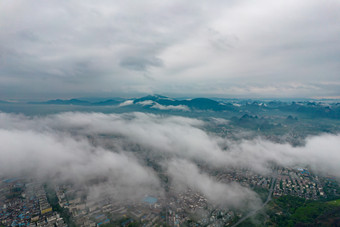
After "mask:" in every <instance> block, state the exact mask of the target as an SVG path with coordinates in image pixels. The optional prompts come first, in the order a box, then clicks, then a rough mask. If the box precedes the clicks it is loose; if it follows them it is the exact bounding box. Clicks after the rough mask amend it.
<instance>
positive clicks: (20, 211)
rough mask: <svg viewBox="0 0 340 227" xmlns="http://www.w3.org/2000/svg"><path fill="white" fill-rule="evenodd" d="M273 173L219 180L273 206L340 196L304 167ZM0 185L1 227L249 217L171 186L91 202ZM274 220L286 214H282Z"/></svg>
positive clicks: (27, 186)
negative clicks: (136, 196) (283, 200)
mask: <svg viewBox="0 0 340 227" xmlns="http://www.w3.org/2000/svg"><path fill="white" fill-rule="evenodd" d="M274 171H275V172H274V175H272V176H261V175H257V174H253V173H252V172H251V171H247V170H233V171H220V172H218V173H215V177H216V179H217V180H218V181H220V182H233V181H235V182H239V183H240V184H241V185H243V186H246V187H249V188H251V189H253V190H255V191H256V192H258V193H259V195H260V196H261V197H262V199H263V202H265V201H266V200H268V201H266V202H269V200H270V198H271V196H272V198H273V201H275V200H277V199H278V198H280V197H287V196H290V197H289V198H291V199H292V198H296V200H299V201H300V200H304V201H326V200H327V199H328V197H329V198H330V199H332V198H336V197H338V196H339V193H340V191H339V187H338V185H337V183H336V181H335V179H334V178H333V177H332V176H318V175H315V174H313V173H312V172H310V171H309V170H308V169H306V168H295V169H292V168H279V167H277V168H275V170H274ZM0 182H1V183H0V207H1V208H0V226H51V227H52V226H57V227H66V226H211V227H212V226H232V225H233V224H235V223H236V222H237V221H238V220H240V219H242V217H244V216H245V215H247V213H245V212H243V211H241V210H232V209H231V210H230V209H223V208H220V207H217V206H214V205H212V204H211V203H210V202H209V201H208V200H207V198H205V197H204V196H203V195H201V194H200V193H198V192H195V191H193V190H191V189H187V190H185V191H181V192H177V191H175V190H174V189H172V188H171V187H169V188H168V190H167V194H166V195H165V196H162V197H158V196H157V195H145V197H144V198H143V199H142V200H140V201H124V202H122V201H120V202H118V201H116V200H114V198H103V199H102V200H99V201H88V200H87V198H86V192H85V191H84V190H81V189H75V188H73V187H72V184H62V185H51V184H46V183H45V182H42V181H39V180H35V179H24V178H20V177H18V178H6V177H2V178H1V181H0ZM226 196H228V195H226ZM271 205H272V204H271ZM267 206H269V204H268V205H267ZM269 207H270V206H269ZM275 215H276V216H280V215H283V214H282V211H279V212H277V213H276V214H275Z"/></svg>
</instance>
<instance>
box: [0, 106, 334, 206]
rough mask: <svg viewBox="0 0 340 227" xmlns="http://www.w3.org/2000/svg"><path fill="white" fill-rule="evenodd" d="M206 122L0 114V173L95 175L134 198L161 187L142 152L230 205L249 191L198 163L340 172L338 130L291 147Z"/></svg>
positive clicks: (86, 178)
mask: <svg viewBox="0 0 340 227" xmlns="http://www.w3.org/2000/svg"><path fill="white" fill-rule="evenodd" d="M220 123H221V122H220ZM222 123H223V122H222ZM225 123H226V127H227V123H228V122H225ZM205 124H206V123H205V122H203V121H201V120H198V119H193V118H185V117H177V116H160V115H153V114H145V113H128V114H103V113H79V112H75V113H73V112H68V113H61V114H55V115H48V116H44V117H41V116H35V117H27V116H24V115H13V114H6V113H0V144H1V150H0V172H1V173H3V174H5V175H20V174H26V175H30V176H35V177H41V178H44V179H48V178H49V179H53V180H55V181H65V180H68V181H72V182H74V183H76V184H79V185H88V182H90V181H91V180H94V179H95V180H97V181H99V185H98V190H104V192H103V193H109V194H110V193H111V195H113V196H118V197H121V198H127V197H129V198H134V197H136V198H137V197H141V196H143V195H145V194H152V193H153V194H158V195H159V194H162V193H163V189H162V188H161V186H160V185H161V183H160V179H159V178H158V176H157V172H156V171H155V170H154V169H152V168H151V167H148V166H147V165H146V164H145V162H144V160H145V158H146V157H148V158H150V159H154V161H155V162H156V164H159V165H160V166H162V171H164V173H165V174H167V175H168V176H169V177H171V179H172V181H171V184H172V186H174V187H175V188H178V189H185V188H187V187H188V188H191V189H193V190H197V191H199V192H200V193H202V194H204V195H205V196H206V197H207V198H208V199H209V200H210V201H211V202H213V203H215V204H217V205H221V206H226V207H236V208H244V204H247V206H248V207H249V206H255V205H256V204H258V201H259V200H258V198H257V196H256V194H255V193H254V192H252V191H250V190H249V189H247V188H244V187H242V186H240V185H239V184H237V183H231V184H224V183H221V182H218V181H217V180H216V179H214V177H213V176H210V175H209V174H208V173H205V172H202V170H200V168H199V167H198V166H197V163H200V164H204V165H207V166H210V167H212V168H219V169H229V168H247V169H251V170H253V171H255V172H258V173H261V174H271V173H272V169H271V167H272V165H273V164H277V165H282V166H290V167H297V166H309V167H310V168H311V169H312V170H314V171H317V172H320V173H322V174H331V175H334V176H336V177H337V178H339V179H340V165H339V163H340V152H339V148H340V136H339V135H320V136H315V137H310V138H307V139H306V141H305V145H304V146H302V147H292V146H291V145H290V144H277V143H274V142H271V141H267V140H263V139H261V138H257V139H254V140H239V141H230V140H226V139H224V138H221V137H218V136H216V135H212V134H209V133H207V132H206V131H205V130H204V126H205ZM226 147H227V149H226ZM92 186H93V185H92ZM136 188H138V193H137V191H136ZM99 194H100V193H99Z"/></svg>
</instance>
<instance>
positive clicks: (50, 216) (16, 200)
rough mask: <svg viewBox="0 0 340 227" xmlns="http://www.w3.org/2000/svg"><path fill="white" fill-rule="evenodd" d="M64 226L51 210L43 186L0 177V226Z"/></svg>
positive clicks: (57, 214)
mask: <svg viewBox="0 0 340 227" xmlns="http://www.w3.org/2000/svg"><path fill="white" fill-rule="evenodd" d="M2 225H3V226H31V227H32V226H41V227H42V226H46V227H66V226H67V225H66V224H65V222H64V220H63V218H61V217H60V215H59V213H57V212H53V210H52V207H51V206H50V204H49V203H48V201H47V197H46V192H45V190H44V188H43V186H42V185H41V184H39V183H37V182H33V181H27V180H24V179H17V178H11V179H0V226H2Z"/></svg>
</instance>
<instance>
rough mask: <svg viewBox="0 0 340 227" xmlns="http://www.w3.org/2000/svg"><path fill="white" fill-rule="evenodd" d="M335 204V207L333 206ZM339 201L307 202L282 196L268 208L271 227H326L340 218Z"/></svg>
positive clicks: (268, 223)
mask: <svg viewBox="0 0 340 227" xmlns="http://www.w3.org/2000/svg"><path fill="white" fill-rule="evenodd" d="M334 204H335V205H334ZM339 206H340V200H334V201H330V202H323V201H307V200H304V199H301V198H298V197H293V196H282V197H280V198H278V199H275V200H273V201H272V202H271V203H270V205H269V207H268V211H267V213H268V215H269V216H270V219H269V220H268V222H267V223H266V224H267V225H269V226H271V225H273V226H328V225H329V223H333V221H335V220H336V219H337V218H340V212H339V211H340V208H339Z"/></svg>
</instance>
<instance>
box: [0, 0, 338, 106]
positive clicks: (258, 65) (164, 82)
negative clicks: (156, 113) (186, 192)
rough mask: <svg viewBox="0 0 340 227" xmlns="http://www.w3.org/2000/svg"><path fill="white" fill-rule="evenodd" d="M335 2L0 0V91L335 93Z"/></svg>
mask: <svg viewBox="0 0 340 227" xmlns="http://www.w3.org/2000/svg"><path fill="white" fill-rule="evenodd" d="M339 10H340V3H339V1H337V0H329V1H326V2H323V1H317V0H302V1H298V2H297V1H293V0H288V1H287V0H278V1H269V0H260V1H253V0H249V1H244V0H241V1H219V0H213V1H209V2H206V1H177V0H175V1H155V0H146V1H143V2H137V1H100V2H97V1H96V2H94V1H89V0H71V1H57V0H52V1H42V0H37V1H25V0H14V1H13V0H3V1H1V2H0V98H1V99H23V98H29V99H35V98H40V99H41V98H52V97H53V98H56V97H58V98H60V97H61V98H63V97H65V98H66V97H72V96H87V95H101V94H105V95H107V94H110V95H111V94H112V95H119V94H120V95H125V96H127V95H129V94H130V95H134V94H142V93H143V94H144V93H166V94H173V95H201V96H216V95H217V96H223V97H230V96H238V97H254V96H256V97H296V96H299V97H325V96H332V97H335V96H339V91H340V87H339V84H340V80H339V78H340V77H339V71H340V65H339V60H340V39H339V38H338V37H340V14H339V13H338V12H339Z"/></svg>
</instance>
